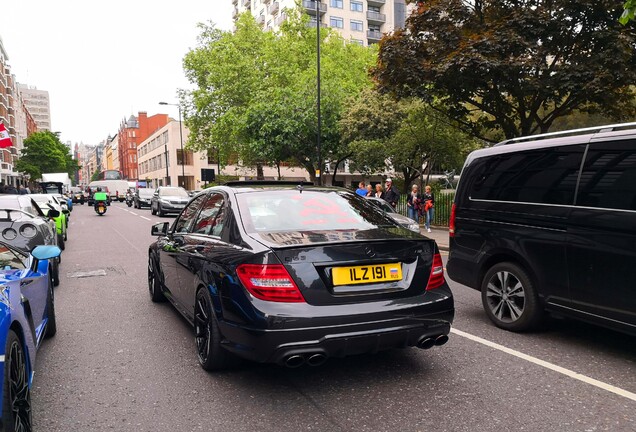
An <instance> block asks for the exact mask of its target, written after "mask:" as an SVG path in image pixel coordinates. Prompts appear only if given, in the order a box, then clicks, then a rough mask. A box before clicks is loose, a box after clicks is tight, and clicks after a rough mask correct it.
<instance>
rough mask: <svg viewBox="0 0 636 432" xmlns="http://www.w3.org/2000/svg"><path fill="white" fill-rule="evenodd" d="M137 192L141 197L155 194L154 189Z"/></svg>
mask: <svg viewBox="0 0 636 432" xmlns="http://www.w3.org/2000/svg"><path fill="white" fill-rule="evenodd" d="M137 191H138V192H139V196H140V197H149V196H152V194H154V193H155V190H154V189H138V190H137Z"/></svg>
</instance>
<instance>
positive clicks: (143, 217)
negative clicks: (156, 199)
mask: <svg viewBox="0 0 636 432" xmlns="http://www.w3.org/2000/svg"><path fill="white" fill-rule="evenodd" d="M139 217H140V218H142V219H146V220H147V221H149V220H151V219H148V218H147V217H145V216H139Z"/></svg>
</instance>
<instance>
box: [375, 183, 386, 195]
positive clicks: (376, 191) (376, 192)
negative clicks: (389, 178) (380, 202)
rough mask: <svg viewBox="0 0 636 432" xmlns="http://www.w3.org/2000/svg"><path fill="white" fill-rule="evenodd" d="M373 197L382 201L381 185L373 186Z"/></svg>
mask: <svg viewBox="0 0 636 432" xmlns="http://www.w3.org/2000/svg"><path fill="white" fill-rule="evenodd" d="M373 196H374V197H376V198H382V199H384V191H383V190H382V183H378V184H377V185H375V192H374V193H373Z"/></svg>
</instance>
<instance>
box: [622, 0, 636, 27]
mask: <svg viewBox="0 0 636 432" xmlns="http://www.w3.org/2000/svg"><path fill="white" fill-rule="evenodd" d="M635 16H636V0H626V1H625V3H624V4H623V14H622V15H621V17H620V19H619V21H620V23H621V24H623V25H627V23H628V22H630V21H632V20H633V19H634V17H635Z"/></svg>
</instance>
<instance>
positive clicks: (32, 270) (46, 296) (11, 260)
mask: <svg viewBox="0 0 636 432" xmlns="http://www.w3.org/2000/svg"><path fill="white" fill-rule="evenodd" d="M59 254H60V249H59V248H57V247H56V246H38V247H36V248H35V249H33V250H32V251H31V254H25V253H24V252H22V251H20V250H18V249H17V248H14V247H12V246H11V245H9V244H7V243H5V242H0V286H1V287H2V289H1V290H0V355H2V359H3V362H2V367H0V373H2V387H0V393H1V394H0V400H2V427H3V429H2V430H6V431H19V430H31V428H30V426H31V412H32V411H33V407H32V405H31V386H32V382H33V381H32V377H33V373H34V371H35V361H36V358H37V355H36V353H37V350H38V348H39V347H40V346H41V344H42V341H43V340H44V338H46V337H51V336H54V335H55V333H56V330H57V328H56V322H55V301H54V294H53V284H52V280H51V261H54V260H55V258H56V257H57V256H59Z"/></svg>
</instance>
